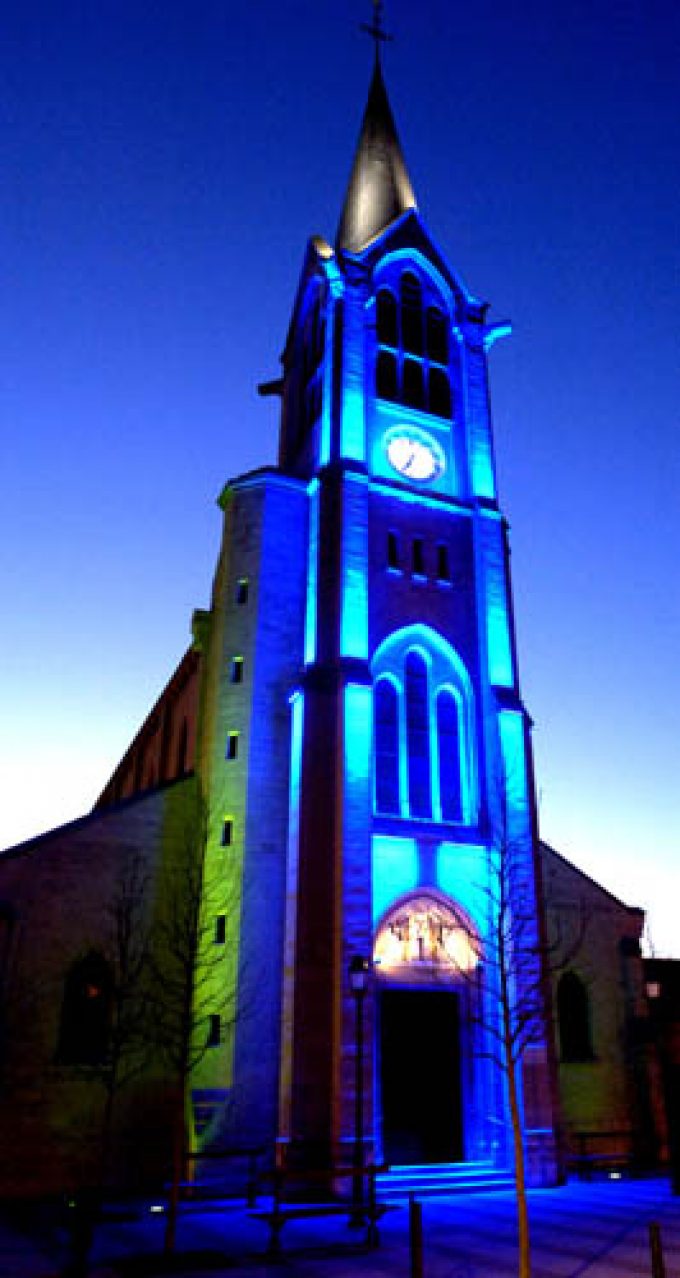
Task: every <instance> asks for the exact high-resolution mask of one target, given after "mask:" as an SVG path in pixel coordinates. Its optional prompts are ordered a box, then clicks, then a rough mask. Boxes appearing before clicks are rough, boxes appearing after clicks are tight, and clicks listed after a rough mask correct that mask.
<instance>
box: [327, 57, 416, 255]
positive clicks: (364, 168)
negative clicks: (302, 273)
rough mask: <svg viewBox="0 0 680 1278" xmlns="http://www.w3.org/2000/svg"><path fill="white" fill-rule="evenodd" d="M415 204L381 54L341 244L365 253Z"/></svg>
mask: <svg viewBox="0 0 680 1278" xmlns="http://www.w3.org/2000/svg"><path fill="white" fill-rule="evenodd" d="M415 207H416V197H415V195H414V192H413V187H412V186H411V179H410V178H409V175H408V173H407V171H406V164H405V162H404V157H403V155H402V151H401V146H400V144H399V138H398V136H397V128H396V125H395V123H394V116H393V115H392V108H391V107H390V104H389V100H388V97H387V90H386V89H385V83H384V80H383V77H382V70H381V67H380V60H379V58H377V57H376V60H375V67H374V69H373V78H372V80H371V87H370V89H369V92H368V101H367V103H366V110H365V111H364V118H363V120H362V123H361V132H360V134H359V142H358V144H357V149H356V152H355V155H354V163H353V165H352V172H351V175H350V179H349V186H348V187H347V194H346V195H345V203H344V205H343V209H342V214H341V217H340V225H339V226H338V233H337V236H336V241H335V246H336V249H338V250H341V249H344V250H345V251H347V252H349V253H360V252H361V251H362V249H365V248H366V246H367V245H368V244H370V242H371V240H373V239H375V237H376V236H377V235H380V233H381V231H384V230H385V228H386V227H387V226H389V225H390V223H391V222H394V221H395V220H396V218H398V217H401V215H402V214H403V213H405V212H406V211H407V210H408V209H413V208H415Z"/></svg>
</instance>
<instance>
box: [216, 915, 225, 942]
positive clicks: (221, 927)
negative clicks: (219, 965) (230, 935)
mask: <svg viewBox="0 0 680 1278" xmlns="http://www.w3.org/2000/svg"><path fill="white" fill-rule="evenodd" d="M226 939H227V916H226V914H218V915H217V918H216V919H215V945H224V943H225V941H226Z"/></svg>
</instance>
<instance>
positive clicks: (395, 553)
mask: <svg viewBox="0 0 680 1278" xmlns="http://www.w3.org/2000/svg"><path fill="white" fill-rule="evenodd" d="M387 567H388V568H397V569H398V568H399V541H398V538H397V534H396V533H394V532H388V534H387Z"/></svg>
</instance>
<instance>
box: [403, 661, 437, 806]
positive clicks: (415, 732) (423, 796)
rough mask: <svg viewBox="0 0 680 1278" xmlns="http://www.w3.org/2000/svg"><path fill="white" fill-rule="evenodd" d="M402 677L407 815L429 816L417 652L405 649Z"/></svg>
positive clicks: (425, 707)
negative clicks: (406, 651) (404, 678)
mask: <svg viewBox="0 0 680 1278" xmlns="http://www.w3.org/2000/svg"><path fill="white" fill-rule="evenodd" d="M405 677H406V750H407V757H408V802H409V811H410V813H411V816H419V817H431V816H432V789H431V784H430V714H429V696H428V687H427V666H426V665H425V661H424V659H423V657H422V656H421V654H420V653H419V652H409V654H408V656H407V658H406V666H405Z"/></svg>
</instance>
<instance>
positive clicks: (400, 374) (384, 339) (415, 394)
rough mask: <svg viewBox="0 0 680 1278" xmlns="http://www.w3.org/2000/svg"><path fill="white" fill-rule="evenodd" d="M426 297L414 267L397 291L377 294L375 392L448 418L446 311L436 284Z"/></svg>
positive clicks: (449, 379)
mask: <svg viewBox="0 0 680 1278" xmlns="http://www.w3.org/2000/svg"><path fill="white" fill-rule="evenodd" d="M428 292H429V296H428V297H427V298H426V299H425V300H426V302H427V304H425V303H424V300H423V286H422V284H421V281H420V279H419V278H418V276H417V275H416V274H415V273H414V272H413V271H404V272H403V273H402V275H401V277H400V280H399V285H398V299H399V300H398V301H397V295H396V294H395V292H393V291H392V289H391V288H386V287H382V288H379V289H378V292H377V295H376V327H377V337H378V353H377V358H376V375H375V376H376V394H377V395H378V397H379V398H380V399H387V400H392V401H393V402H395V403H399V404H407V405H408V406H409V407H410V408H416V409H420V410H421V411H422V412H426V413H432V414H434V415H435V416H437V417H450V416H451V413H452V407H453V404H452V395H451V378H450V371H449V334H448V316H447V313H446V310H445V308H444V304H443V302H442V300H441V299H440V298H439V296H438V295H437V294H436V293H435V291H434V289H433V288H431V287H430V289H429V290H428Z"/></svg>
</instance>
